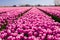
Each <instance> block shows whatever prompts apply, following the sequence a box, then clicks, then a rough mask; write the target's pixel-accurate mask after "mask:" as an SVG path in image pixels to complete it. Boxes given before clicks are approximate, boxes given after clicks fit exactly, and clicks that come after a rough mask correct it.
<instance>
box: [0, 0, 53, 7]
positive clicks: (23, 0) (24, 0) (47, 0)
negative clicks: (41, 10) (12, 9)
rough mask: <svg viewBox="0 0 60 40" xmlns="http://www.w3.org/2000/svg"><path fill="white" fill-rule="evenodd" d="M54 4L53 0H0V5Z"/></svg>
mask: <svg viewBox="0 0 60 40" xmlns="http://www.w3.org/2000/svg"><path fill="white" fill-rule="evenodd" d="M25 4H30V5H37V4H41V5H54V0H0V6H12V5H25Z"/></svg>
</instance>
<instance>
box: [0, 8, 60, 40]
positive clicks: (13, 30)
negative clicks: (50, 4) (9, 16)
mask: <svg viewBox="0 0 60 40" xmlns="http://www.w3.org/2000/svg"><path fill="white" fill-rule="evenodd" d="M0 39H1V40H60V23H58V22H55V21H54V20H53V19H52V18H51V17H50V16H48V15H46V14H44V13H43V12H42V11H40V10H38V9H37V8H35V7H34V8H32V9H31V10H30V11H28V12H27V13H26V14H25V15H23V16H22V17H20V18H19V19H18V20H17V21H15V22H14V23H11V24H8V25H7V26H6V29H4V30H2V31H1V32H0Z"/></svg>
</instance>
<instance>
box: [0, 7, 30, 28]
mask: <svg viewBox="0 0 60 40" xmlns="http://www.w3.org/2000/svg"><path fill="white" fill-rule="evenodd" d="M30 8H31V7H27V8H26V7H23V8H19V9H12V10H11V11H7V12H6V13H2V14H0V28H1V27H2V26H3V25H6V24H8V23H12V22H13V21H15V20H16V19H17V18H18V17H19V16H21V14H23V13H24V12H25V11H28V10H29V9H30Z"/></svg>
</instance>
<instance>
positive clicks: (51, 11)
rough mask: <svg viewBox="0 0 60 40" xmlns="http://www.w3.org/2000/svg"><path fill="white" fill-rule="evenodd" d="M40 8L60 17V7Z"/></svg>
mask: <svg viewBox="0 0 60 40" xmlns="http://www.w3.org/2000/svg"><path fill="white" fill-rule="evenodd" d="M39 9H42V10H44V11H46V12H48V13H49V14H51V15H54V16H57V17H59V18H60V10H59V9H60V8H59V9H58V8H39Z"/></svg>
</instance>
